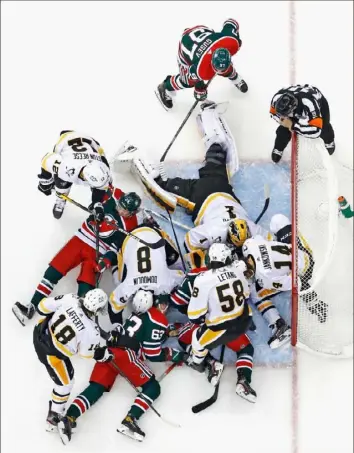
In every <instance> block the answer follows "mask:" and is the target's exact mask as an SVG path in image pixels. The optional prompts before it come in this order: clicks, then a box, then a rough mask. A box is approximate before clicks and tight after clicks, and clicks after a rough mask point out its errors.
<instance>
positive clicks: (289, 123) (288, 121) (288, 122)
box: [279, 118, 293, 131]
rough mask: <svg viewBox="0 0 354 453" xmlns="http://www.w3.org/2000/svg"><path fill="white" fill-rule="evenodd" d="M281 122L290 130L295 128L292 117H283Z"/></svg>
mask: <svg viewBox="0 0 354 453" xmlns="http://www.w3.org/2000/svg"><path fill="white" fill-rule="evenodd" d="M279 122H280V124H281V125H282V126H283V127H286V128H287V129H289V131H291V130H292V129H293V121H292V120H291V119H290V118H281V119H280V121H279Z"/></svg>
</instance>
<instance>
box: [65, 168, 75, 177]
mask: <svg viewBox="0 0 354 453" xmlns="http://www.w3.org/2000/svg"><path fill="white" fill-rule="evenodd" d="M65 173H66V174H67V175H68V176H69V177H70V176H72V175H73V174H74V173H75V168H69V169H68V170H66V172H65Z"/></svg>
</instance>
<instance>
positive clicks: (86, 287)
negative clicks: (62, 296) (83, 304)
mask: <svg viewBox="0 0 354 453" xmlns="http://www.w3.org/2000/svg"><path fill="white" fill-rule="evenodd" d="M77 284H78V289H77V295H78V296H79V297H84V296H85V294H86V293H87V292H88V291H90V290H91V289H95V287H94V286H92V285H90V284H89V283H86V282H79V281H78V282H77Z"/></svg>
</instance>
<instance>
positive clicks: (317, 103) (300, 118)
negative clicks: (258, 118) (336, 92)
mask: <svg viewBox="0 0 354 453" xmlns="http://www.w3.org/2000/svg"><path fill="white" fill-rule="evenodd" d="M288 92H290V93H292V94H294V95H295V97H296V98H297V100H298V105H297V107H296V109H295V110H294V112H293V113H291V114H290V116H289V118H290V119H292V120H293V131H294V132H296V133H297V134H299V135H303V136H304V137H307V138H318V137H319V136H320V135H321V131H322V126H323V118H322V114H321V100H322V97H323V95H322V93H321V92H320V90H319V89H318V88H316V87H313V86H311V85H307V84H306V85H293V86H290V87H288V88H282V89H281V90H279V91H278V92H277V93H276V94H275V95H274V96H273V99H272V102H271V105H270V115H271V117H272V118H274V119H275V120H276V121H278V123H280V118H281V116H280V115H278V114H277V113H276V111H275V103H276V101H277V100H278V99H279V98H280V96H281V95H282V94H284V93H288Z"/></svg>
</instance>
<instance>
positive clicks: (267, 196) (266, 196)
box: [254, 184, 270, 223]
mask: <svg viewBox="0 0 354 453" xmlns="http://www.w3.org/2000/svg"><path fill="white" fill-rule="evenodd" d="M264 198H265V200H264V206H263V209H262V211H261V212H260V214H259V216H258V217H257V219H256V221H255V222H254V223H258V222H259V221H260V220H261V218H262V217H263V216H264V214H265V212H266V211H267V209H268V206H269V202H270V193H269V186H268V184H264Z"/></svg>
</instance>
